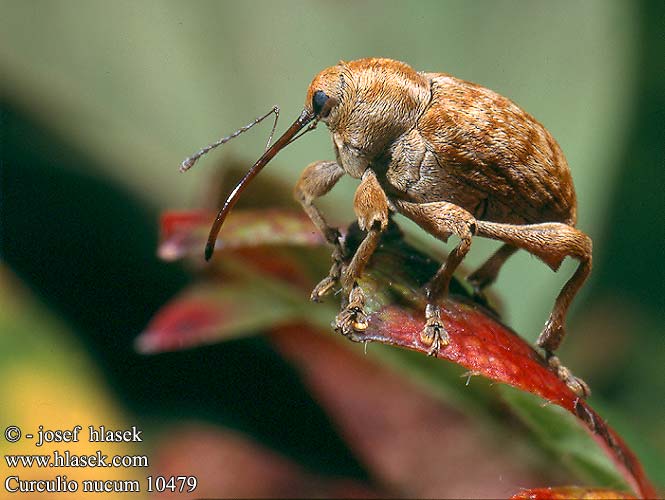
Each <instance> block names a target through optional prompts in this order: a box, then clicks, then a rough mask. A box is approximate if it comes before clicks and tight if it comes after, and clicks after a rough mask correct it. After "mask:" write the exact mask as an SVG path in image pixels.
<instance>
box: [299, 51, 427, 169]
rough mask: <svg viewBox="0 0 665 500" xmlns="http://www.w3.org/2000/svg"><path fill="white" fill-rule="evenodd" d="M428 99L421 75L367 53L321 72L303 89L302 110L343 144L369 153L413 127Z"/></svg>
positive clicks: (404, 65)
mask: <svg viewBox="0 0 665 500" xmlns="http://www.w3.org/2000/svg"><path fill="white" fill-rule="evenodd" d="M429 100H430V87H429V80H428V79H427V77H426V76H425V75H423V74H422V73H418V72H416V71H415V70H413V69H412V68H411V67H410V66H409V65H407V64H405V63H402V62H399V61H394V60H392V59H379V58H369V59H358V60H357V61H351V62H344V61H340V62H339V63H338V64H337V65H336V66H331V67H330V68H326V69H324V70H323V71H321V72H320V73H319V74H318V75H316V76H315V77H314V79H313V80H312V83H311V84H310V85H309V88H308V89H307V97H306V98H305V109H306V110H307V111H309V112H310V113H311V114H312V116H314V117H315V118H316V119H318V120H320V121H322V122H324V123H325V124H326V125H327V126H328V128H329V129H330V131H331V132H332V133H333V134H336V135H337V136H338V137H339V138H340V139H341V141H342V142H343V143H348V144H349V146H351V147H352V148H354V149H357V150H359V151H360V152H361V153H362V154H367V155H368V156H372V155H375V154H378V153H380V152H381V151H382V150H383V149H385V148H386V147H387V146H388V145H389V144H390V143H392V141H394V140H395V139H396V138H397V137H398V136H400V135H401V134H403V133H405V132H406V131H408V130H410V129H411V128H413V127H414V126H415V124H416V121H417V119H418V117H419V116H420V115H421V114H422V112H423V111H424V109H425V107H426V106H427V105H428V103H429Z"/></svg>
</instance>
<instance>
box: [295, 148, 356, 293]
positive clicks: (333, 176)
mask: <svg viewBox="0 0 665 500" xmlns="http://www.w3.org/2000/svg"><path fill="white" fill-rule="evenodd" d="M343 175H344V169H343V168H342V167H340V166H339V165H338V164H337V162H334V161H316V162H314V163H310V164H309V165H308V166H307V167H306V168H305V170H304V171H303V173H302V174H301V175H300V179H299V180H298V183H297V184H296V187H295V190H294V196H295V198H296V200H298V201H299V202H300V204H301V205H302V208H303V210H305V213H306V214H307V215H308V216H309V218H310V219H311V220H312V222H313V223H314V225H315V226H316V227H317V228H318V229H319V231H321V234H323V236H324V237H325V239H326V241H328V243H330V244H331V245H333V253H332V261H333V263H332V267H331V268H330V272H329V273H328V276H326V277H325V278H324V279H323V280H321V282H320V283H319V284H318V285H316V287H314V290H312V294H311V296H310V298H311V299H312V300H313V301H315V302H318V301H319V300H320V299H321V297H323V296H324V295H326V294H327V293H328V292H330V290H331V289H332V288H333V287H334V286H335V284H336V283H337V282H338V281H339V278H340V275H341V273H342V268H343V266H344V258H345V254H344V248H343V246H342V242H341V236H340V234H339V231H338V230H337V228H334V227H332V226H330V225H329V224H328V223H327V222H326V220H325V219H324V218H323V215H322V214H321V212H320V211H319V209H318V208H316V206H314V200H315V199H317V198H320V197H321V196H323V195H325V194H326V193H328V191H330V190H331V189H332V188H333V186H334V185H335V184H337V181H339V179H340V178H341V177H342V176H343Z"/></svg>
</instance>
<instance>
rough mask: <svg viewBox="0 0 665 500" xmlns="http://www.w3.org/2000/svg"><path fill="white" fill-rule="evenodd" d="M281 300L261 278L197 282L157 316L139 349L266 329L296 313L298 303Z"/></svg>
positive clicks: (148, 350)
mask: <svg viewBox="0 0 665 500" xmlns="http://www.w3.org/2000/svg"><path fill="white" fill-rule="evenodd" d="M280 299H281V298H280V297H279V296H274V295H273V294H272V292H271V291H270V290H266V289H265V287H262V286H261V284H260V283H257V282H255V281H249V282H243V283H237V282H232V281H230V282H227V283H225V285H224V286H222V285H218V284H214V283H208V284H203V285H194V286H192V287H191V288H189V289H186V290H184V292H182V293H181V294H180V295H178V296H176V297H175V298H174V299H172V300H171V301H170V302H169V303H167V304H166V305H165V306H163V307H162V308H161V309H160V310H159V311H158V312H157V314H155V316H154V318H153V319H152V320H151V321H150V323H149V324H148V326H147V327H146V329H145V331H144V332H143V333H141V334H140V335H139V336H138V337H137V338H136V349H137V351H139V352H142V353H144V354H154V353H158V352H164V351H175V350H180V349H188V348H192V347H196V346H199V345H202V344H211V343H213V342H221V341H224V340H230V339H232V338H237V337H240V336H245V335H248V334H251V333H255V332H260V331H263V330H265V329H267V328H269V327H273V326H274V325H276V324H281V323H283V322H287V321H290V320H292V319H293V318H294V317H295V315H296V312H297V311H296V310H295V308H294V307H293V304H291V303H290V302H289V301H284V300H280ZM268 302H271V306H270V307H266V306H265V304H266V303H268Z"/></svg>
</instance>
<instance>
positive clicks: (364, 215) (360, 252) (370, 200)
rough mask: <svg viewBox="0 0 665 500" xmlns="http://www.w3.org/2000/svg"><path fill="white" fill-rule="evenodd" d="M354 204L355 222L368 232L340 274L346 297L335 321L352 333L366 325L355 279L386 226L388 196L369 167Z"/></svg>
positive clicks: (361, 292) (362, 301)
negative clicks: (356, 220)
mask: <svg viewBox="0 0 665 500" xmlns="http://www.w3.org/2000/svg"><path fill="white" fill-rule="evenodd" d="M353 208H354V210H355V212H356V216H357V218H358V226H359V227H360V229H361V230H363V231H366V232H367V235H366V236H365V239H364V240H363V241H362V243H360V246H358V249H357V250H356V253H355V254H354V255H353V258H352V259H351V262H349V265H348V266H347V267H346V269H345V270H344V273H343V274H342V277H341V282H342V290H343V292H344V293H345V294H348V300H346V301H345V302H346V304H344V303H343V308H342V311H341V312H340V313H339V314H338V315H337V318H336V320H335V322H336V327H337V330H339V331H340V332H341V333H342V334H344V335H353V333H354V332H363V331H365V330H366V329H367V314H366V312H365V293H364V292H363V290H362V288H360V286H359V285H358V282H357V280H358V278H359V277H360V275H361V274H362V272H363V270H364V269H365V266H366V265H367V263H368V262H369V259H370V258H371V256H372V254H373V253H374V251H375V250H376V247H377V246H378V245H379V241H380V239H381V233H383V231H385V230H386V228H387V227H388V219H389V208H388V198H387V197H386V194H385V193H384V191H383V189H382V188H381V186H380V185H379V181H378V180H377V178H376V175H375V174H374V172H373V171H372V170H370V169H367V170H366V171H365V173H364V174H363V176H362V180H361V182H360V185H359V186H358V189H357V190H356V194H355V197H354V200H353Z"/></svg>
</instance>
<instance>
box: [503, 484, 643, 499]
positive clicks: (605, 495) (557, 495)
mask: <svg viewBox="0 0 665 500" xmlns="http://www.w3.org/2000/svg"><path fill="white" fill-rule="evenodd" d="M510 498H511V500H568V499H570V498H576V499H579V500H611V499H615V500H623V499H626V500H630V499H634V498H635V497H634V496H633V495H631V494H629V493H625V492H620V491H614V490H606V489H600V488H583V487H580V486H560V487H557V488H534V489H529V490H522V491H520V492H519V493H517V494H516V495H513V496H512V497H510Z"/></svg>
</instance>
